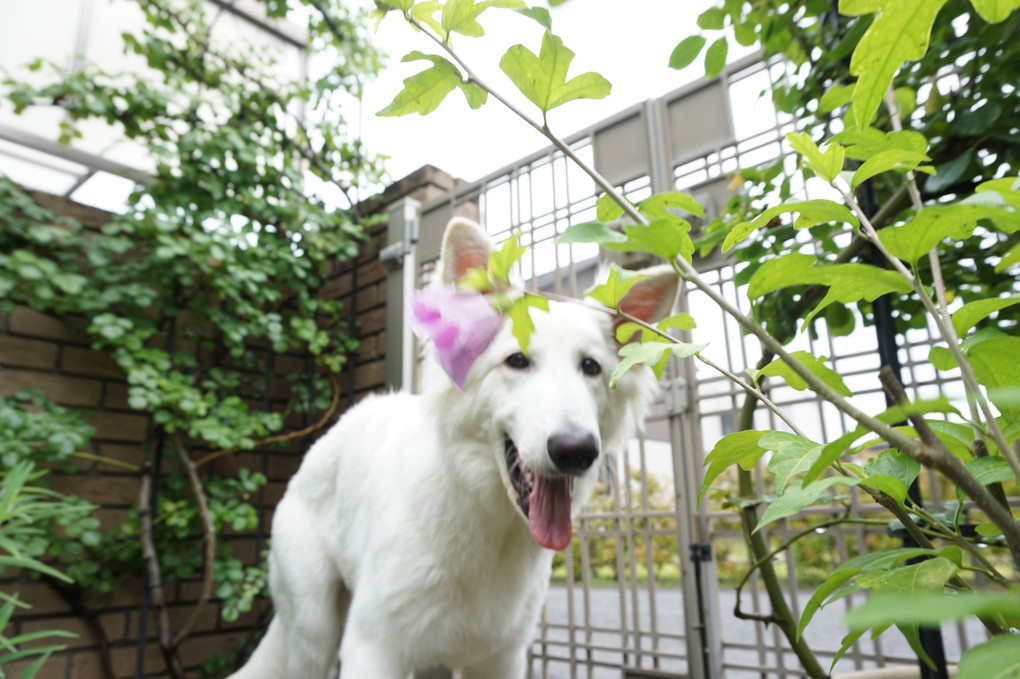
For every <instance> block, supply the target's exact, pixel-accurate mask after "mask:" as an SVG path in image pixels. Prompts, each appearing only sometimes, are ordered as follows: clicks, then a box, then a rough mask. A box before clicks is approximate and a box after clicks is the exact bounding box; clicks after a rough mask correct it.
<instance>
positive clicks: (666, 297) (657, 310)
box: [617, 265, 680, 325]
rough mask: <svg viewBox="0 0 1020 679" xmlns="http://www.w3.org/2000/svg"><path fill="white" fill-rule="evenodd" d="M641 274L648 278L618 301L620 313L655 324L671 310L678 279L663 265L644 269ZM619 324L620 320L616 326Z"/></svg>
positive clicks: (673, 272)
mask: <svg viewBox="0 0 1020 679" xmlns="http://www.w3.org/2000/svg"><path fill="white" fill-rule="evenodd" d="M641 273H643V274H645V275H646V276H648V278H643V279H641V280H639V281H638V282H637V283H635V284H634V285H632V286H631V288H630V290H628V291H627V294H626V295H624V297H623V299H622V300H620V311H622V312H624V313H626V314H629V315H631V316H633V317H635V318H638V319H640V320H642V321H645V322H646V323H655V322H656V321H660V320H662V319H663V318H665V317H666V316H668V315H669V314H670V312H671V311H672V310H673V302H675V301H676V291H677V286H678V285H679V283H680V278H679V277H678V276H677V275H676V272H675V271H673V269H672V267H669V266H665V265H664V266H657V267H653V268H651V269H645V270H644V271H642V272H641ZM620 322H623V321H622V319H621V320H620V321H619V322H618V323H617V325H619V323H620Z"/></svg>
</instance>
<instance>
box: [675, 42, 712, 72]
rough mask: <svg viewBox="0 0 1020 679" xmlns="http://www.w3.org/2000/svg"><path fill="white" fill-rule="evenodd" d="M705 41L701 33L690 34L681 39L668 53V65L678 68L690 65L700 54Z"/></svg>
mask: <svg viewBox="0 0 1020 679" xmlns="http://www.w3.org/2000/svg"><path fill="white" fill-rule="evenodd" d="M705 42H706V40H705V38H704V36H701V35H692V36H690V37H689V38H684V39H683V40H681V41H680V42H679V43H678V44H677V46H676V47H674V48H673V52H672V53H671V54H670V55H669V67H670V68H675V69H677V70H679V69H682V68H687V67H688V66H690V65H691V64H692V63H694V60H695V59H697V58H698V55H699V54H701V50H702V48H703V47H704V46H705Z"/></svg>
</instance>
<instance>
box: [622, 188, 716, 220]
mask: <svg viewBox="0 0 1020 679" xmlns="http://www.w3.org/2000/svg"><path fill="white" fill-rule="evenodd" d="M638 209H639V210H640V211H641V212H642V213H643V214H645V215H647V216H648V217H650V218H653V219H654V218H672V219H679V218H678V217H676V216H675V215H674V214H673V213H671V212H670V210H679V211H681V212H687V213H690V214H692V215H694V216H695V217H704V216H705V208H703V207H702V206H701V203H699V202H698V201H696V200H695V199H694V197H693V196H691V195H690V194H687V193H682V192H680V191H668V192H666V193H657V194H655V195H654V196H650V197H648V198H646V199H645V200H643V201H641V204H640V205H639V206H638Z"/></svg>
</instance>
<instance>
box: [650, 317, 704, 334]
mask: <svg viewBox="0 0 1020 679" xmlns="http://www.w3.org/2000/svg"><path fill="white" fill-rule="evenodd" d="M655 327H657V328H658V329H659V330H668V329H670V328H679V329H680V330H694V328H696V327H697V325H696V324H695V322H694V317H693V316H691V315H690V314H685V313H679V314H676V315H673V316H669V317H668V318H664V319H662V320H661V321H659V322H658V323H656V324H655Z"/></svg>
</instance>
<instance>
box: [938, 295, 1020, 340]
mask: <svg viewBox="0 0 1020 679" xmlns="http://www.w3.org/2000/svg"><path fill="white" fill-rule="evenodd" d="M1018 303H1020V295H1013V296H1012V297H996V298H993V299H979V300H976V301H974V302H969V303H967V304H964V305H963V306H962V307H960V308H959V309H957V310H956V311H954V312H953V330H955V331H956V334H957V335H959V336H960V337H963V336H965V335H966V334H967V332H968V331H970V329H971V328H973V327H974V326H975V325H977V323H978V322H979V321H981V320H982V319H985V318H987V317H988V316H990V315H991V314H993V313H995V312H996V311H999V310H1001V309H1005V308H1006V307H1011V306H1013V305H1014V304H1018Z"/></svg>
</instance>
